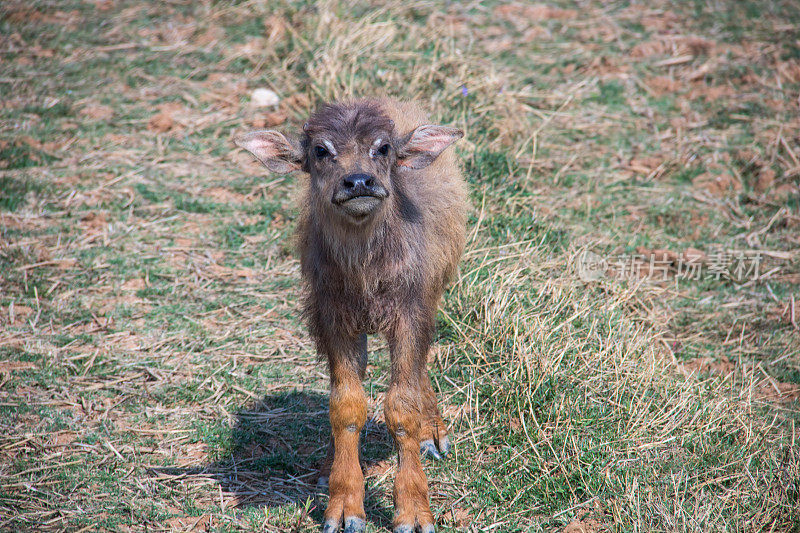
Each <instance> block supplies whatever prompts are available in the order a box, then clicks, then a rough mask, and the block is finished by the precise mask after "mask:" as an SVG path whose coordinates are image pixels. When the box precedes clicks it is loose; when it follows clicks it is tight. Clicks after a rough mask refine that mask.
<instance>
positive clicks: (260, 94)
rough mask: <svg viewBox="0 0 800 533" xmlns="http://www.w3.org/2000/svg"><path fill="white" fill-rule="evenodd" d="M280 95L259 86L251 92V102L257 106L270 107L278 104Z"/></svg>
mask: <svg viewBox="0 0 800 533" xmlns="http://www.w3.org/2000/svg"><path fill="white" fill-rule="evenodd" d="M280 101H281V99H280V97H279V96H278V95H277V94H276V93H275V91H273V90H271V89H266V88H264V87H259V88H258V89H254V90H253V92H252V94H250V104H251V105H253V106H256V107H269V106H274V105H278V102H280Z"/></svg>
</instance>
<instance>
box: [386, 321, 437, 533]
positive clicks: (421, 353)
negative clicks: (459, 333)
mask: <svg viewBox="0 0 800 533" xmlns="http://www.w3.org/2000/svg"><path fill="white" fill-rule="evenodd" d="M411 323H412V322H411V321H407V320H405V319H402V318H401V319H400V320H399V321H398V323H397V325H396V326H395V328H393V330H392V331H390V332H389V334H388V335H387V337H388V340H389V350H390V352H391V358H392V377H391V381H390V384H389V390H388V391H387V392H386V398H385V401H384V411H385V414H386V425H387V426H388V428H389V432H390V433H391V434H392V437H393V438H394V441H395V443H396V444H397V449H398V458H399V460H398V471H397V476H396V477H395V482H394V493H393V496H394V507H395V516H394V533H412V532H413V531H414V530H415V528H419V530H420V531H421V532H422V533H433V532H434V531H435V528H434V525H433V514H432V513H431V509H430V504H429V502H428V480H427V478H426V477H425V473H424V472H423V470H422V461H421V459H420V442H421V441H422V436H423V429H424V428H425V427H426V426H427V425H428V419H427V418H428V417H427V416H426V415H427V413H426V411H427V410H428V409H426V400H428V399H429V396H428V395H427V394H426V393H427V391H426V390H425V388H424V387H425V385H424V384H425V380H428V376H427V371H426V359H427V350H428V346H429V344H430V331H432V328H430V327H427V328H426V327H419V326H418V327H416V328H414V327H411ZM427 386H428V387H430V382H428V384H427ZM434 401H435V400H434ZM434 407H435V403H434Z"/></svg>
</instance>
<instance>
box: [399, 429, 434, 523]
mask: <svg viewBox="0 0 800 533" xmlns="http://www.w3.org/2000/svg"><path fill="white" fill-rule="evenodd" d="M419 453H421V454H422V457H430V458H431V459H434V460H436V461H438V460H439V459H441V458H442V456H441V455H440V454H439V450H437V449H436V444H434V443H433V440H432V439H428V440H424V441H422V442H420V443H419ZM398 527H400V526H398ZM395 533H397V530H396V529H395Z"/></svg>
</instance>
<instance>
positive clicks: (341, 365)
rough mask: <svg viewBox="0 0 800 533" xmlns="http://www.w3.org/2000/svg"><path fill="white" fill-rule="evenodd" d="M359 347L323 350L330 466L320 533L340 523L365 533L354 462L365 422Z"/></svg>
mask: <svg viewBox="0 0 800 533" xmlns="http://www.w3.org/2000/svg"><path fill="white" fill-rule="evenodd" d="M362 343H363V339H361V338H355V339H350V340H348V341H347V342H344V343H341V342H340V343H337V344H338V346H337V347H336V348H334V349H328V350H326V351H327V353H328V361H329V366H330V373H331V397H330V420H331V434H332V435H331V437H332V440H333V464H332V465H331V470H330V476H329V478H328V494H329V498H328V508H327V510H326V511H325V522H324V525H323V529H322V531H323V533H335V532H338V531H339V526H340V525H341V523H342V520H344V533H362V532H364V531H365V530H366V514H365V513H364V474H363V473H362V472H361V465H360V464H359V461H358V444H359V442H358V441H359V435H360V433H361V428H363V427H364V423H365V422H366V420H367V400H366V397H365V395H364V389H363V387H362V386H361V378H362V374H363V370H361V368H360V367H361V365H360V356H361V353H360V348H361V345H362Z"/></svg>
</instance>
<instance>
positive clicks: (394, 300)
mask: <svg viewBox="0 0 800 533" xmlns="http://www.w3.org/2000/svg"><path fill="white" fill-rule="evenodd" d="M425 124H428V121H427V118H426V116H425V114H424V113H423V112H422V110H421V109H420V108H419V107H418V106H417V105H415V104H411V103H403V102H398V101H394V100H374V101H355V102H343V103H336V104H331V105H326V106H323V107H322V108H321V109H319V110H318V111H317V112H316V113H315V114H314V115H312V117H311V118H310V119H309V121H308V123H307V124H306V126H305V127H304V134H303V136H302V138H301V139H299V140H296V141H292V140H288V139H286V140H285V141H286V142H285V144H283V145H280V146H277V147H276V146H274V145H273V144H274V139H273V137H274V136H275V135H278V136H281V135H280V134H278V133H277V132H256V133H261V136H260V137H259V138H258V139H256V140H249V141H248V140H243V141H237V142H239V144H240V145H242V146H245V147H247V148H248V149H250V150H251V151H253V152H254V153H255V154H256V155H257V156H259V153H261V154H267V155H266V156H264V157H263V158H262V157H259V158H260V159H262V161H264V162H265V164H267V166H269V167H270V168H272V169H277V168H278V167H279V166H280V165H289V166H291V167H292V168H301V169H302V170H304V171H306V172H308V173H309V174H310V179H309V182H308V185H307V188H306V191H305V195H304V199H303V208H302V214H301V217H300V222H299V224H298V235H297V236H298V246H299V251H300V256H301V264H302V275H303V280H304V282H305V285H306V291H305V292H306V296H305V301H304V316H305V318H306V321H307V323H308V327H309V330H310V332H311V334H312V336H313V337H314V340H315V341H316V344H317V348H318V351H319V353H320V355H321V356H322V357H325V358H327V361H328V365H329V368H330V373H331V398H330V419H331V429H332V442H333V446H332V450H331V451H332V452H333V453H332V454H329V467H330V481H329V490H330V500H329V505H328V509H327V511H326V512H325V519H326V524H328V523H331V524H333V523H338V522H339V521H341V519H342V518H345V521H346V520H347V518H348V517H358V518H361V519H363V518H364V517H365V514H364V509H363V496H364V486H363V481H364V480H363V475H362V473H361V469H360V467H359V463H358V435H359V432H360V430H361V428H362V427H363V425H364V422H365V420H366V400H365V396H364V392H363V389H362V386H361V380H362V379H363V377H364V371H365V366H366V355H367V354H366V334H369V333H383V334H384V335H386V338H387V340H388V343H389V348H390V353H391V369H392V375H391V380H390V386H389V390H388V392H387V393H386V400H385V414H386V423H387V426H388V428H389V431H390V432H391V434H392V436H393V437H394V439H395V442H396V443H397V447H398V451H399V461H400V463H399V470H398V474H397V479H396V482H395V490H394V500H395V506H396V513H395V520H394V523H395V526H408V525H410V527H411V528H414V527H415V524H416V525H418V526H420V527H425V526H427V527H429V528H432V522H433V517H432V515H431V512H430V507H429V504H428V489H427V480H426V478H425V474H424V473H423V471H422V465H421V462H420V441H421V440H426V439H433V440H434V441H435V442H436V443H439V442H441V441H443V439H445V438H446V435H447V431H446V429H445V426H444V423H443V421H442V418H441V416H440V414H439V411H438V408H437V406H436V398H435V395H434V392H433V388H432V386H431V383H430V379H429V376H428V375H427V368H426V360H427V353H428V349H429V346H430V343H431V341H432V336H433V331H434V324H435V315H436V309H437V306H438V303H439V300H440V298H441V296H442V292H443V291H444V288H445V286H446V284H447V283H448V282H449V281H450V280H451V279H452V277H453V275H454V274H455V271H456V265H457V262H458V260H459V258H460V256H461V253H462V251H463V247H464V239H465V224H466V193H465V189H464V183H463V179H462V177H461V173H460V171H459V167H458V164H457V162H456V159H455V156H454V154H453V151H452V150H445V151H443V152H442V151H441V150H439V149H438V148H437V151H434V153H433V154H429V153H427V152H426V153H422V156H424V157H417V158H415V157H414V156H415V153H412V152H413V147H414V146H417V145H424V146H427V145H426V144H425V142H426V139H427V138H428V137H425V135H427V133H426V132H427V130H425V128H421V129H418V128H419V126H422V125H425ZM436 128H440V129H436ZM431 129H432V131H433V133H434V134H436V133H439V132H440V131H446V132H455V133H454V134H453V140H455V139H456V138H458V137H459V136H460V132H457V130H452V129H449V128H443V127H432V128H431ZM412 132H413V133H412ZM423 133H424V134H425V135H423ZM267 134H268V135H267ZM456 134H457V135H456ZM252 135H256V134H252ZM281 138H283V137H282V136H281ZM376 138H381V139H384V140H385V141H388V142H390V143H391V147H392V149H391V152H390V155H389V156H387V157H383V158H381V157H373V156H372V155H371V154H372V152H370V145H371V143H373V142H374V141H375V139H376ZM259 139H267V140H266V141H264V142H267V143H268V146H267V147H266V148H264V149H263V150H259V147H258V146H257V143H258V142H259ZM420 139H421V140H420ZM418 141H419V142H418ZM248 142H249V143H250V144H248ZM325 142H328V143H330V146H333V147H335V148H336V157H335V158H334V157H327V158H326V157H315V155H314V149H315V146H321V145H324V146H328V145H327V144H321V143H325ZM375 142H378V141H375ZM415 142H416V143H417V144H414V143H415ZM449 142H452V140H450V141H448V142H446V143H444V146H445V147H446V146H447V144H449ZM254 146H255V148H254ZM439 147H440V146H439ZM288 152H293V153H294V154H295V155H294V156H288V157H287V156H286V155H285V154H286V153H288ZM420 153H421V152H420ZM274 154H283V156H282V159H280V160H279V161H277V160H276V159H274V157H275V156H274ZM416 155H419V153H417V154H416ZM420 167H422V168H420ZM280 168H281V169H283V168H284V167H283V166H280ZM281 171H284V170H281ZM353 172H365V173H369V174H371V175H375V176H376V177H377V179H378V180H381V182H382V183H383V184H384V185H386V186H387V188H388V190H389V195H388V197H387V198H386V199H385V200H384V201H383V202H382V204H381V206H380V208H379V209H378V211H377V212H376V213H375V214H374V215H373V216H371V217H370V218H369V219H368V220H367V221H366V222H364V223H361V224H353V223H349V222H348V221H347V220H345V218H343V217H344V215H342V214H341V213H340V212H339V211H337V210H336V209H334V208H333V207H332V205H331V200H330V198H331V194H332V192H331V191H332V190H333V188H334V187H335V186H336V184H337V183H339V181H340V180H341V179H342V176H345V175H348V174H349V173H353ZM331 527H332V526H331ZM337 527H338V526H337ZM327 530H328V529H327V528H326V531H327ZM429 530H432V529H429Z"/></svg>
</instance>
